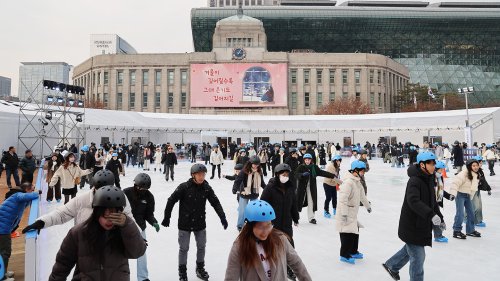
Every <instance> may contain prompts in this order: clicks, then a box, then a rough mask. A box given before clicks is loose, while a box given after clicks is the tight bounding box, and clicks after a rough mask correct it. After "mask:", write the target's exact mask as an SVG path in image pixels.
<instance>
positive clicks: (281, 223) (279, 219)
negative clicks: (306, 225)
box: [260, 177, 299, 237]
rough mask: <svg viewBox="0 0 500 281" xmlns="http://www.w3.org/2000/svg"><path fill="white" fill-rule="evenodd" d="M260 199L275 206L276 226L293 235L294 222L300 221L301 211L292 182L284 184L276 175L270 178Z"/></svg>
mask: <svg viewBox="0 0 500 281" xmlns="http://www.w3.org/2000/svg"><path fill="white" fill-rule="evenodd" d="M260 199H261V200H264V201H266V202H268V203H269V204H271V206H273V209H274V212H275V213H276V219H275V220H273V225H274V227H275V228H276V229H279V230H281V231H283V232H284V233H286V234H287V235H288V236H290V237H293V228H292V222H295V223H299V211H298V210H297V199H296V198H295V190H294V187H293V185H292V182H291V181H290V180H289V181H287V182H286V183H285V184H282V183H281V182H280V180H279V179H278V178H276V177H274V178H272V179H270V180H269V183H268V184H267V186H266V188H265V189H264V191H263V192H262V195H261V196H260Z"/></svg>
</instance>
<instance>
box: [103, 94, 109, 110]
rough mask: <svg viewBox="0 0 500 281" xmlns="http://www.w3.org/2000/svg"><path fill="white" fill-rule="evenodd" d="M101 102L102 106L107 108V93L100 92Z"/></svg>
mask: <svg viewBox="0 0 500 281" xmlns="http://www.w3.org/2000/svg"><path fill="white" fill-rule="evenodd" d="M102 103H103V105H104V108H108V93H104V94H102Z"/></svg>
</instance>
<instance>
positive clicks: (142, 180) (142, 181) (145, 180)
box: [134, 173, 151, 189]
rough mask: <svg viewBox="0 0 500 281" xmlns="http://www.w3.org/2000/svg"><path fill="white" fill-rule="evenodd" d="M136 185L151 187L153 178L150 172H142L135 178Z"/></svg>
mask: <svg viewBox="0 0 500 281" xmlns="http://www.w3.org/2000/svg"><path fill="white" fill-rule="evenodd" d="M134 185H137V186H138V187H140V188H146V189H149V188H150V187H151V178H150V177H149V175H148V174H145V173H140V174H138V175H137V176H135V178H134Z"/></svg>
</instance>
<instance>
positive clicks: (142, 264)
mask: <svg viewBox="0 0 500 281" xmlns="http://www.w3.org/2000/svg"><path fill="white" fill-rule="evenodd" d="M141 236H142V238H143V239H144V240H146V230H143V231H141ZM148 275H149V274H148V259H147V257H146V253H144V255H143V256H142V257H139V258H138V259H137V280H138V281H143V280H146V279H149V277H148Z"/></svg>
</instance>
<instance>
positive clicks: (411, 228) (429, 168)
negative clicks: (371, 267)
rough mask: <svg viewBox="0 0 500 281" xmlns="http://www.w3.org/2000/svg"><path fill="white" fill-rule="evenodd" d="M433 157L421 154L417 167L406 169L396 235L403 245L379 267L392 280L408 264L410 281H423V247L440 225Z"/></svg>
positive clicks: (434, 158) (434, 159) (396, 278)
mask: <svg viewBox="0 0 500 281" xmlns="http://www.w3.org/2000/svg"><path fill="white" fill-rule="evenodd" d="M435 168H436V156H435V155H434V153H431V152H422V153H419V154H418V156H417V164H416V165H412V166H409V167H408V176H409V177H410V179H409V180H408V183H407V185H406V193H405V198H404V200H403V207H402V208H401V216H400V218H399V229H398V236H399V238H400V239H401V240H402V241H403V242H405V245H404V246H403V248H401V250H399V251H398V252H397V253H396V254H394V256H392V257H391V258H390V259H388V260H387V261H386V262H385V263H384V264H382V266H383V267H384V268H385V270H386V271H387V272H388V273H389V275H390V276H391V277H392V278H393V279H394V280H399V279H400V277H399V270H400V269H401V268H403V266H405V265H406V264H407V263H408V261H409V262H410V271H409V274H410V281H423V280H424V261H425V248H424V247H425V246H432V226H433V225H441V222H442V221H441V218H440V216H439V215H438V214H439V213H440V211H439V206H438V205H437V203H436V195H435V193H434V179H435V176H434V170H435Z"/></svg>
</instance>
